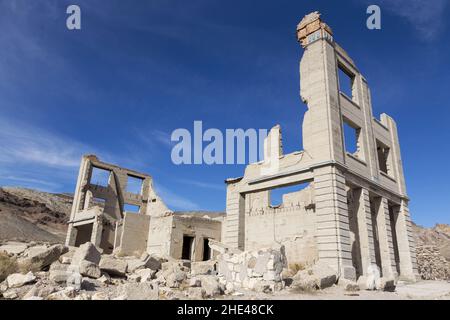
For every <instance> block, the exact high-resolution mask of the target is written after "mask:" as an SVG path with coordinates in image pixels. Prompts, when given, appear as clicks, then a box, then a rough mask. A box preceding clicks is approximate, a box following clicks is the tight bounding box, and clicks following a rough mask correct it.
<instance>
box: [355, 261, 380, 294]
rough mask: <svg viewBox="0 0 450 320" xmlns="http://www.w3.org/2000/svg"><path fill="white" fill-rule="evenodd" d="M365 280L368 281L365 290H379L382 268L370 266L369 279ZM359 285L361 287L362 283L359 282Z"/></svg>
mask: <svg viewBox="0 0 450 320" xmlns="http://www.w3.org/2000/svg"><path fill="white" fill-rule="evenodd" d="M360 278H363V280H364V277H360ZM365 279H366V283H365V289H366V290H375V289H376V288H377V283H378V282H379V281H380V268H379V267H378V266H377V265H375V264H371V265H370V266H368V267H367V277H366V278H365ZM358 280H359V279H358ZM358 284H359V285H360V286H361V283H360V282H358Z"/></svg>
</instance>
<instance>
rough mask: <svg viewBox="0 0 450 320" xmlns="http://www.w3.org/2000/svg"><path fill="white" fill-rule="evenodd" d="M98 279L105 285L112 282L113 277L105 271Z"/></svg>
mask: <svg viewBox="0 0 450 320" xmlns="http://www.w3.org/2000/svg"><path fill="white" fill-rule="evenodd" d="M97 280H98V281H99V282H101V283H103V284H105V285H107V284H111V277H110V276H109V274H107V273H103V274H102V276H101V277H100V278H98V279H97Z"/></svg>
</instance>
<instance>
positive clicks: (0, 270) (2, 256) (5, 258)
mask: <svg viewBox="0 0 450 320" xmlns="http://www.w3.org/2000/svg"><path fill="white" fill-rule="evenodd" d="M17 270H18V264H17V260H16V258H14V257H10V256H9V255H8V254H7V253H6V252H0V282H2V281H3V280H5V279H6V278H7V277H8V276H9V275H10V274H11V273H15V272H17Z"/></svg>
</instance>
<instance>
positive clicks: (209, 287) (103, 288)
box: [0, 242, 285, 300]
mask: <svg viewBox="0 0 450 320" xmlns="http://www.w3.org/2000/svg"><path fill="white" fill-rule="evenodd" d="M0 252H2V254H4V255H5V254H6V255H8V256H9V258H10V259H11V260H14V261H15V262H17V264H18V265H25V266H27V267H28V269H27V270H25V269H23V268H22V269H17V270H16V271H14V272H13V273H11V274H9V275H8V276H7V277H6V278H5V279H4V281H2V282H1V283H0V299H25V300H156V299H212V298H217V297H218V296H221V295H241V294H242V293H240V292H238V290H239V289H240V288H242V289H245V288H247V289H252V290H256V291H260V292H266V293H268V292H273V291H275V290H279V289H281V288H282V287H283V283H282V280H281V275H280V274H281V271H282V270H283V267H284V266H285V260H284V259H285V258H284V255H283V253H282V252H280V251H279V250H276V249H273V248H272V249H267V250H259V251H252V252H241V253H239V254H234V253H230V252H229V253H226V254H223V255H219V257H218V259H215V260H209V261H201V262H191V261H187V260H175V259H173V258H170V257H158V256H155V255H149V254H147V253H144V254H143V255H142V256H140V257H135V256H118V255H116V254H111V255H106V254H102V253H101V252H100V251H99V249H98V248H97V247H96V246H94V245H93V244H92V243H85V244H83V245H81V246H80V247H78V248H75V247H66V246H63V245H49V244H37V243H28V244H27V243H19V242H8V243H6V244H3V245H0ZM239 266H240V267H239ZM243 266H245V270H244V268H243ZM244 275H245V276H244ZM241 279H242V280H241Z"/></svg>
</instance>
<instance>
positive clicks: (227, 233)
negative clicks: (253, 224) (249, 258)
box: [221, 184, 245, 250]
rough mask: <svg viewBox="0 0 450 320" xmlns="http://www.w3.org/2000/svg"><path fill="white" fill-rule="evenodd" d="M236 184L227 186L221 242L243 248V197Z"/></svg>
mask: <svg viewBox="0 0 450 320" xmlns="http://www.w3.org/2000/svg"><path fill="white" fill-rule="evenodd" d="M237 189H238V186H237V185H236V184H229V185H228V186H227V207H226V211H227V214H226V216H225V220H224V222H223V225H222V236H221V237H222V240H221V241H222V242H223V243H224V244H226V245H228V246H231V247H233V248H238V249H240V250H244V249H245V197H244V196H243V195H242V194H240V193H239V192H238V190H237Z"/></svg>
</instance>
